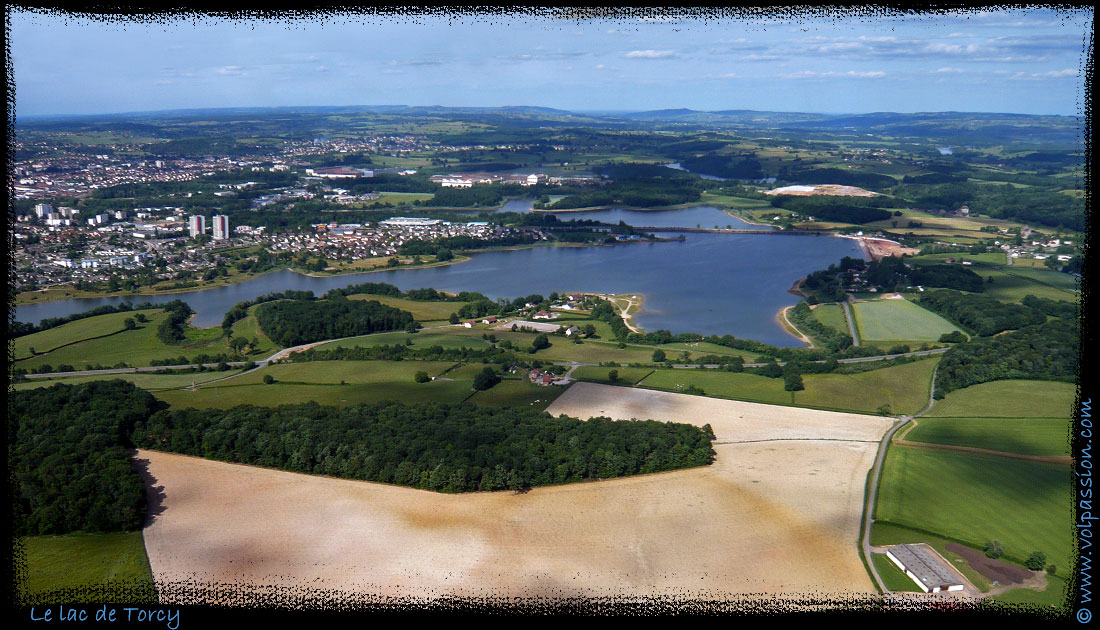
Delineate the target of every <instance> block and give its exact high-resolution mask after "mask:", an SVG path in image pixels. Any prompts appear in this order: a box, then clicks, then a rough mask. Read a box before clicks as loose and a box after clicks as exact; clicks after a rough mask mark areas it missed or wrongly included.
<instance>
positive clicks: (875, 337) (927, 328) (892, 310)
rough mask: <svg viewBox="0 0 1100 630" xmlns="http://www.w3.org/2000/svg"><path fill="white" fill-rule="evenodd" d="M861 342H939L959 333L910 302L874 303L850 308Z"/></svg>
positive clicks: (952, 326) (949, 323)
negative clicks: (943, 337)
mask: <svg viewBox="0 0 1100 630" xmlns="http://www.w3.org/2000/svg"><path fill="white" fill-rule="evenodd" d="M852 310H853V311H854V314H855V318H856V327H857V330H858V331H859V337H860V339H862V340H864V341H866V342H868V343H876V342H888V343H889V342H903V341H914V342H918V343H919V342H923V341H938V340H939V338H940V335H943V334H945V333H949V332H951V331H953V330H958V328H956V327H955V325H954V324H952V323H951V322H949V321H947V320H946V319H944V318H942V317H940V316H939V315H936V314H935V313H933V312H932V311H929V310H927V309H924V308H921V307H919V306H917V305H916V304H913V303H912V302H910V301H909V300H876V301H873V302H856V303H855V304H853V305H852Z"/></svg>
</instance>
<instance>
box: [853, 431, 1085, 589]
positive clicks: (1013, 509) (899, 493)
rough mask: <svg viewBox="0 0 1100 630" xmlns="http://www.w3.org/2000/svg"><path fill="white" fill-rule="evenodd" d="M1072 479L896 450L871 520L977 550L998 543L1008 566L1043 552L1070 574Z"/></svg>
mask: <svg viewBox="0 0 1100 630" xmlns="http://www.w3.org/2000/svg"><path fill="white" fill-rule="evenodd" d="M1071 488H1072V474H1071V472H1070V469H1069V467H1067V466H1063V465H1058V464H1046V463H1038V462H1028V461H1020V460H1014V459H1007V458H1003V457H997V456H992V455H979V454H974V453H955V452H949V451H931V450H925V449H918V448H910V447H906V446H898V445H894V446H892V447H891V448H890V450H889V452H888V453H887V456H886V463H885V467H884V469H883V475H882V481H881V485H880V487H879V496H878V505H877V506H876V508H875V518H876V519H877V520H880V521H888V522H891V523H897V524H899V525H904V526H908V527H913V528H916V529H921V530H925V531H930V532H936V533H939V534H942V535H943V536H945V537H947V538H953V539H956V540H959V541H961V542H963V543H965V544H967V545H970V546H972V547H975V548H978V549H981V548H982V545H984V544H985V542H986V541H988V540H999V541H1000V542H1001V543H1002V544H1003V545H1004V551H1005V556H1006V558H1007V559H1009V560H1013V561H1015V562H1020V563H1022V562H1023V560H1024V559H1026V558H1027V557H1028V555H1029V554H1030V553H1031V552H1032V551H1036V550H1039V551H1042V552H1044V553H1045V554H1046V555H1047V558H1048V562H1049V563H1053V564H1055V565H1057V567H1058V575H1061V576H1067V575H1069V567H1070V566H1071V562H1070V558H1071V555H1072V550H1073V533H1072V531H1071V530H1072V529H1073V526H1072V522H1073V503H1072V496H1071Z"/></svg>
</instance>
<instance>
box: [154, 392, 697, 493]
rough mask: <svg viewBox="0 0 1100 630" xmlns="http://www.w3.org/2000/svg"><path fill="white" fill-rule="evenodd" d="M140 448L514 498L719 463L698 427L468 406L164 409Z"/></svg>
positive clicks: (310, 405) (391, 404) (390, 404)
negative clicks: (548, 488) (537, 489)
mask: <svg viewBox="0 0 1100 630" xmlns="http://www.w3.org/2000/svg"><path fill="white" fill-rule="evenodd" d="M133 436H134V438H133V439H134V442H135V443H136V444H137V445H138V446H141V447H145V448H156V449H160V450H169V451H172V452H176V453H182V454H188V455H196V456H200V457H206V458H208V459H216V460H221V461H228V462H238V463H247V464H254V465H259V466H268V467H273V468H279V469H282V470H289V471H294V472H303V473H311V474H325V475H332V476H337V477H343V478H347V479H362V480H367V481H379V482H384V483H394V484H398V485H404V486H411V487H416V488H423V489H427V490H436V491H440V492H471V491H477V490H500V489H506V488H508V489H514V490H519V489H523V488H528V487H532V486H541V485H549V484H560V483H571V482H576V481H582V480H585V479H596V478H609V477H620V476H625V475H633V474H641V473H650V472H658V471H663V470H675V469H678V468H687V467H692V466H703V465H706V464H709V463H711V462H712V461H713V459H714V457H715V453H714V450H713V449H712V448H711V445H710V439H711V438H710V436H708V435H707V434H706V433H705V432H704V431H703V430H702V429H699V428H698V427H695V426H691V425H687V424H677V423H667V422H655V421H651V420H646V421H629V422H616V421H612V420H610V419H608V418H593V419H591V420H588V421H581V420H578V419H576V418H568V417H565V416H559V417H557V418H553V417H551V416H550V415H549V414H546V413H544V412H538V411H535V410H532V409H513V408H502V407H478V406H476V405H472V404H469V403H461V404H446V403H419V404H408V405H407V404H402V403H397V402H392V401H390V402H381V403H375V404H369V405H367V404H360V405H352V406H348V407H322V406H320V405H317V404H316V403H307V404H303V405H282V406H279V407H274V408H272V407H253V406H247V405H243V406H240V407H236V408H234V409H224V410H222V409H207V410H202V411H199V410H194V409H187V410H167V411H159V412H157V413H155V414H153V415H152V416H151V417H149V418H148V420H146V421H144V422H139V423H138V425H137V426H136V427H135V429H134V432H133Z"/></svg>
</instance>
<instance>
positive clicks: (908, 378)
mask: <svg viewBox="0 0 1100 630" xmlns="http://www.w3.org/2000/svg"><path fill="white" fill-rule="evenodd" d="M937 363H938V360H937V359H927V360H924V361H915V362H913V363H906V364H903V365H895V366H893V367H888V368H882V369H879V370H871V371H869V372H862V373H859V374H803V375H802V382H803V384H804V385H805V387H806V389H804V390H803V391H799V392H788V391H785V390H784V388H783V379H781V378H768V377H766V376H759V375H756V374H746V373H738V372H719V371H717V370H656V371H655V372H653V374H651V375H649V376H647V377H646V378H645V379H643V380H642V382H641V383H639V385H640V386H642V387H647V388H651V389H660V390H664V391H670V392H683V391H684V390H685V389H687V388H688V387H689V386H691V385H694V386H695V387H699V388H702V390H703V391H704V392H705V393H706V395H707V396H714V397H718V398H732V399H735V400H747V401H751V402H761V403H768V404H773V405H795V406H800V407H820V408H823V409H837V410H841V411H853V412H857V413H875V412H876V411H877V410H878V409H879V408H880V407H881V406H882V405H889V406H890V413H894V414H901V413H909V414H912V413H916V412H917V411H920V410H921V409H923V408H924V407H925V405H927V404H928V387H929V385H930V379H931V375H932V370H933V369H934V368H935V366H936V364H937Z"/></svg>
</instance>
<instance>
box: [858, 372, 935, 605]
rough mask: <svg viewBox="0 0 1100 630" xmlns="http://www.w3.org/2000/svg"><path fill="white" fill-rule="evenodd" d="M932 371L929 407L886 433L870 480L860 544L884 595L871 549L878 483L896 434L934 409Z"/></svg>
mask: <svg viewBox="0 0 1100 630" xmlns="http://www.w3.org/2000/svg"><path fill="white" fill-rule="evenodd" d="M938 369H939V366H937V367H936V369H935V370H932V384H931V386H930V387H929V388H928V405H927V406H926V407H925V408H924V409H922V410H920V411H919V412H917V413H916V414H914V415H912V416H901V417H900V418H898V421H897V422H895V423H894V424H893V426H891V427H890V430H889V431H887V432H886V435H884V436H883V437H882V441H881V442H879V445H878V451H877V452H876V453H875V464H874V467H873V469H872V473H871V479H870V480H869V482H868V483H869V485H870V490H869V491H868V492H867V503H866V504H865V505H864V506H863V540H862V541H861V542H860V544H861V546H862V547H863V557H864V558H865V559H866V560H867V567H868V568H870V570H871V575H873V576H874V578H875V583H876V584H877V585H878V588H879V590H880V591H882V592H883V593H889V592H890V591H889V590H888V589H887V588H886V585H885V583H884V582H883V581H882V576H880V575H879V574H878V569H876V568H875V563H874V562H872V561H871V554H872V547H871V524H872V523H874V522H875V519H874V513H875V501H876V500H877V499H878V483H879V479H880V478H881V476H882V465H883V463H884V462H885V461H886V450H887V448H888V447H889V444H890V440H891V439H892V438H893V437H894V434H895V433H897V432H898V430H899V429H901V428H902V427H904V426H905V425H907V424H909V421H910V420H912V419H914V418H919V417H921V416H923V415H924V414H926V413H928V412H929V410H931V409H932V404H933V403H934V402H935V393H936V371H937V370H938Z"/></svg>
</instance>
